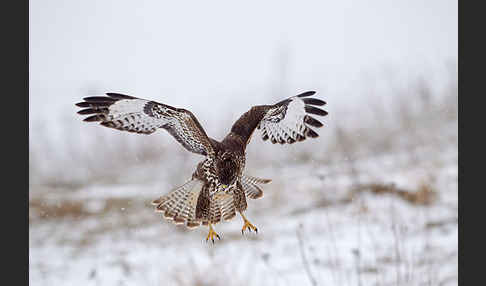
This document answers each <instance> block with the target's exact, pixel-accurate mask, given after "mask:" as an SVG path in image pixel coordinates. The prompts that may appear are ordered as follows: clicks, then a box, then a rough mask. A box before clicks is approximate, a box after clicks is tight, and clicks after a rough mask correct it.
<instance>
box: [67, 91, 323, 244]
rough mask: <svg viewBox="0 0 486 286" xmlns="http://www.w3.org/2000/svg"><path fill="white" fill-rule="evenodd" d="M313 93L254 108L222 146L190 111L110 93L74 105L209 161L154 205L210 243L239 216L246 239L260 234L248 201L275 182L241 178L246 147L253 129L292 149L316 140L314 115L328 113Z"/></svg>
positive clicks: (117, 126)
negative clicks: (167, 137)
mask: <svg viewBox="0 0 486 286" xmlns="http://www.w3.org/2000/svg"><path fill="white" fill-rule="evenodd" d="M314 94H315V91H307V92H304V93H301V94H299V95H296V96H293V97H290V98H287V99H285V100H282V101H280V102H278V103H276V104H272V105H258V106H253V107H252V108H251V109H250V110H249V111H247V112H246V113H244V114H243V115H242V116H241V117H240V118H239V119H238V120H237V121H236V122H235V123H234V124H233V126H232V127H231V131H230V132H229V134H228V135H227V136H226V137H225V138H224V139H223V140H222V141H217V140H215V139H213V138H211V137H209V136H208V135H207V134H206V132H205V131H204V129H203V127H202V126H201V124H199V122H198V120H197V119H196V117H195V116H194V115H193V114H192V113H191V112H190V111H189V110H186V109H182V108H175V107H172V106H169V105H166V104H162V103H158V102H155V101H151V100H146V99H141V98H137V97H133V96H129V95H124V94H119V93H106V95H104V96H91V97H86V98H84V101H83V102H80V103H77V104H76V106H78V107H81V108H84V109H82V110H80V111H78V113H79V114H82V115H89V116H88V117H86V118H84V121H88V122H91V121H94V122H99V123H100V124H101V125H103V126H106V127H110V128H114V129H118V130H122V131H128V132H135V133H140V134H152V133H154V132H155V131H156V130H157V129H159V128H163V129H165V130H167V131H168V132H169V133H170V134H171V135H172V136H173V137H174V138H175V139H176V140H177V141H178V142H179V143H180V144H182V146H184V147H185V149H187V150H188V151H191V152H193V153H197V154H200V155H203V156H205V158H204V160H202V161H201V162H200V163H199V164H198V165H197V167H196V170H195V171H194V173H193V174H192V177H191V179H189V180H188V181H187V182H186V183H185V184H183V185H182V186H179V187H177V188H175V189H173V190H172V191H170V192H168V193H167V194H165V195H163V196H161V197H160V198H158V199H156V200H154V201H153V202H152V204H153V205H155V206H156V211H157V212H161V213H163V216H164V217H165V218H167V219H169V220H171V221H172V222H173V223H175V224H184V225H185V226H187V227H189V228H193V227H197V226H200V225H207V226H208V227H209V233H208V235H207V237H206V241H208V240H211V241H212V242H213V243H214V238H215V237H217V238H218V239H220V236H219V235H218V234H217V233H216V232H215V231H214V229H213V225H215V224H217V223H219V222H221V220H223V221H227V220H230V219H232V218H233V217H234V216H236V212H238V213H239V214H240V215H241V217H242V219H243V227H242V229H241V232H242V234H243V233H244V231H245V230H246V229H248V231H249V232H251V231H252V230H253V231H255V232H258V229H257V228H256V227H255V226H254V225H253V224H251V223H250V221H249V220H248V219H247V218H246V217H245V215H244V214H243V212H244V211H245V210H246V208H247V198H250V199H258V198H261V197H262V196H263V190H262V189H261V187H260V186H261V185H262V184H267V183H269V182H270V181H271V180H269V179H261V178H257V177H252V176H249V175H246V174H244V173H243V171H244V169H245V150H246V146H247V145H248V143H249V142H250V138H251V137H252V135H253V132H254V131H255V129H259V130H260V133H261V136H262V139H263V140H264V141H265V140H270V142H272V143H273V144H276V143H279V144H292V143H295V142H299V141H303V140H305V139H306V138H316V137H318V134H317V133H316V132H315V131H314V130H313V129H311V127H314V128H319V127H322V126H323V124H322V123H321V122H320V121H319V120H317V119H315V118H314V117H313V116H314V115H318V116H325V115H327V112H326V111H324V110H322V109H320V108H318V107H316V106H323V105H325V104H326V102H324V101H322V100H320V99H317V98H314V97H311V96H312V95H314ZM311 115H313V116H311Z"/></svg>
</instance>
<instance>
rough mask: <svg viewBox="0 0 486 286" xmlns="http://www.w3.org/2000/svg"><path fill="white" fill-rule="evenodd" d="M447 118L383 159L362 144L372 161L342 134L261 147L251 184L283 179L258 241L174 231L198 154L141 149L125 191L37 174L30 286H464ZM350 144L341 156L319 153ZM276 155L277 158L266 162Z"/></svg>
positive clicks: (255, 205)
mask: <svg viewBox="0 0 486 286" xmlns="http://www.w3.org/2000/svg"><path fill="white" fill-rule="evenodd" d="M446 110H447V108H446ZM417 116H419V115H417ZM436 116H437V118H436V119H437V120H435V121H432V123H431V122H429V121H426V122H422V124H421V125H414V126H415V127H413V128H411V129H410V130H406V129H403V130H402V132H400V133H401V134H402V135H403V138H400V137H397V138H394V139H391V141H390V142H391V143H390V142H389V144H392V143H393V144H392V146H391V147H390V148H389V151H383V152H359V151H356V150H354V149H351V147H353V146H354V145H352V144H351V143H353V142H351V143H349V142H348V143H346V142H347V141H346V140H347V139H349V138H354V137H353V136H357V137H356V138H360V139H361V141H360V142H359V144H358V145H364V146H365V147H364V149H370V148H371V147H372V146H371V145H376V144H377V143H376V142H373V143H366V142H365V141H363V139H364V136H361V135H359V134H358V133H356V132H350V131H349V130H348V131H344V134H341V133H338V132H337V131H335V130H333V128H328V129H326V128H323V129H320V133H321V134H322V135H323V136H322V137H324V138H320V139H317V140H316V141H310V142H305V143H302V144H301V146H300V149H299V146H297V145H294V146H292V147H282V146H280V147H279V146H273V145H271V144H268V143H266V144H263V146H262V142H257V143H255V142H253V143H252V145H251V147H250V149H249V151H248V153H249V158H248V161H249V162H248V167H247V171H246V172H247V173H248V174H250V175H254V176H259V177H263V178H271V179H273V182H272V183H271V184H269V185H266V186H265V187H264V197H263V198H262V199H259V200H251V201H249V208H248V211H247V217H248V218H249V219H250V221H251V222H252V223H253V224H255V225H256V226H257V227H258V234H255V233H248V232H246V233H245V234H244V235H242V234H241V227H242V220H241V219H240V218H239V217H238V216H237V217H236V218H235V219H233V220H232V221H230V222H227V223H223V224H218V225H216V228H215V229H216V231H217V232H218V233H219V234H220V236H221V238H222V239H221V240H217V241H215V243H214V245H213V244H212V243H207V242H206V241H205V237H206V234H207V228H206V227H202V228H201V227H200V228H197V229H195V230H186V229H185V228H184V227H182V226H175V225H172V224H170V223H168V222H167V221H165V220H164V219H163V218H161V215H160V214H157V213H155V212H154V210H153V207H152V206H151V205H150V201H151V200H152V199H154V198H157V197H158V196H159V195H161V194H163V193H165V192H166V191H168V190H169V189H170V188H171V187H174V186H176V185H178V184H181V183H182V182H183V181H184V180H185V179H186V178H187V177H188V176H189V175H190V174H191V171H192V169H193V168H194V166H195V163H196V162H197V160H199V158H200V157H197V156H196V155H194V156H193V155H185V156H189V157H182V159H181V158H179V157H180V156H184V155H182V154H184V153H183V152H181V154H179V153H177V152H175V153H173V154H172V157H170V158H172V159H170V158H169V159H168V160H164V158H161V160H160V161H143V160H141V159H140V158H138V157H137V156H138V155H137V154H140V152H141V151H134V153H135V155H133V156H128V157H127V158H128V159H127V158H125V159H124V160H128V161H129V162H130V161H132V162H131V164H132V166H130V163H126V165H125V166H124V168H123V169H117V171H116V174H115V175H114V176H113V177H112V178H111V179H106V178H101V179H100V178H95V177H93V176H90V177H88V179H86V180H84V183H82V182H81V181H78V180H77V179H76V175H73V174H71V176H73V178H72V179H71V182H74V183H73V184H72V185H70V184H69V181H70V180H66V182H67V183H60V182H55V183H52V182H48V181H44V183H42V182H43V181H42V180H40V179H39V181H36V180H35V176H34V175H35V174H36V173H35V172H32V173H33V174H32V178H31V181H32V182H36V183H35V185H31V191H30V213H29V219H30V229H29V246H30V254H29V257H30V261H29V268H30V274H29V277H30V285H457V275H458V247H457V243H458V238H457V236H458V185H457V178H458V177H457V176H458V174H457V160H458V158H457V156H458V154H457V120H454V119H452V120H448V121H447V120H445V121H444V118H446V117H445V115H444V114H439V113H436V114H434V115H433V116H431V117H436ZM412 119H414V120H416V121H417V122H420V119H424V117H423V115H420V118H414V117H413V116H412ZM432 126H434V129H433V131H431V130H432V129H431V128H432ZM345 130H346V129H345ZM370 130H371V129H370ZM100 132H102V131H100ZM331 132H334V133H333V134H332V136H331V135H329V134H328V135H327V136H326V135H324V134H326V133H331ZM389 132H392V131H389ZM393 132H395V131H393ZM356 134H358V135H356ZM374 134H375V136H376V135H377V134H378V133H374ZM381 135H383V136H384V137H386V136H388V133H386V132H385V130H383V134H381ZM114 136H116V135H114ZM158 136H160V137H161V138H160V139H161V140H168V139H171V138H170V137H169V136H168V135H167V136H166V135H160V134H159V135H158ZM339 136H342V137H343V138H341V139H340V140H341V141H339V140H338V141H336V142H335V145H336V146H338V147H340V149H339V148H338V149H332V148H331V147H330V146H329V144H328V145H326V146H327V147H326V148H327V149H325V150H326V151H324V150H323V151H322V153H323V154H320V153H318V152H319V150H320V148H321V147H319V146H320V145H319V144H321V145H322V144H323V142H324V141H325V138H326V137H327V138H328V139H329V138H331V137H338V138H339ZM346 136H347V137H346ZM130 138H131V137H130ZM133 138H134V140H135V139H136V138H137V137H133ZM140 138H148V137H140ZM346 138H347V139H346ZM411 138H413V140H412V139H411ZM140 140H142V139H140ZM257 140H260V139H257ZM354 140H356V139H354ZM254 141H256V140H255V139H254ZM412 141H413V142H415V143H413V144H412V143H410V142H412ZM379 142H381V141H379ZM169 143H174V142H169ZM174 145H175V144H174ZM382 145H384V146H386V144H385V143H383V142H382ZM323 146H324V145H323ZM269 148H270V149H272V148H274V149H273V150H274V151H273V153H270V154H271V155H272V154H273V155H272V156H276V157H277V158H273V159H270V158H269V159H268V161H265V159H262V157H260V158H258V156H260V155H261V153H258V152H257V149H258V150H260V152H265V150H270V149H269ZM335 148H336V147H335ZM362 149H363V148H362ZM175 150H179V149H175ZM304 150H307V151H309V152H307V153H305V152H303V151H304ZM332 150H333V151H332ZM252 152H254V153H256V154H253V153H252ZM309 153H310V154H314V155H313V156H312V155H309ZM332 153H334V154H333V156H332V157H331V156H328V155H327V154H329V155H330V154H332ZM164 154H167V153H164ZM252 154H253V155H252ZM283 154H290V156H287V157H285V156H283ZM96 156H97V158H100V157H99V156H101V155H96ZM106 156H108V155H106ZM177 156H179V157H177ZM328 157H330V158H328ZM101 158H102V157H101ZM108 158H110V157H108ZM174 158H176V159H174ZM177 158H179V159H178V160H177ZM184 158H185V159H184ZM79 160H80V159H79ZM174 160H175V161H174ZM83 162H84V161H82V162H81V163H79V164H81V165H83V164H87V163H86V162H91V161H86V162H84V163H83ZM177 162H178V163H177ZM100 164H101V161H100ZM107 164H108V163H107ZM174 164H175V165H174ZM74 165H76V164H72V166H74ZM64 166H65V167H66V166H71V165H69V163H66V165H64ZM31 167H32V168H33V166H31ZM101 168H105V167H103V165H102V166H101V167H100V169H95V170H97V171H96V172H100V170H101ZM174 168H176V169H177V170H174ZM51 169H52V168H51ZM67 174H68V173H67V172H66V175H67ZM81 174H89V173H83V172H81ZM106 174H110V173H109V172H107V173H106ZM107 176H108V175H107ZM108 177H109V176H108Z"/></svg>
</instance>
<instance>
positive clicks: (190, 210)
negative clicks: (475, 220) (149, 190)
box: [152, 179, 203, 228]
mask: <svg viewBox="0 0 486 286" xmlns="http://www.w3.org/2000/svg"><path fill="white" fill-rule="evenodd" d="M202 186H203V182H202V181H200V180H197V179H192V180H189V181H188V182H186V183H185V184H183V185H182V186H180V187H178V188H176V189H174V190H172V191H170V192H169V193H168V194H166V195H163V196H161V197H160V198H158V199H156V200H154V201H153V202H152V204H153V205H156V206H157V207H156V210H155V211H157V212H161V213H163V214H164V217H165V218H167V219H170V220H172V222H173V223H175V224H185V225H186V226H187V227H190V228H192V227H197V226H199V225H200V224H201V222H200V221H199V220H197V219H196V205H197V198H198V196H199V193H200V192H201V189H202Z"/></svg>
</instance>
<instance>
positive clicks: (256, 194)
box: [241, 175, 272, 199]
mask: <svg viewBox="0 0 486 286" xmlns="http://www.w3.org/2000/svg"><path fill="white" fill-rule="evenodd" d="M271 181H272V180H270V179H262V178H257V177H252V176H248V175H243V176H242V177H241V185H242V186H243V190H244V191H245V194H246V196H247V197H248V198H250V199H259V198H261V197H263V190H262V189H261V188H260V187H259V186H258V185H263V184H268V183H270V182H271Z"/></svg>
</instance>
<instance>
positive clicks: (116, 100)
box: [76, 93, 213, 155]
mask: <svg viewBox="0 0 486 286" xmlns="http://www.w3.org/2000/svg"><path fill="white" fill-rule="evenodd" d="M106 95H107V96H92V97H86V98H84V102H80V103H77V104H76V105H77V106H79V107H86V109H83V110H80V111H78V113H79V114H83V115H86V114H93V115H91V116H89V117H87V118H85V119H84V121H101V122H100V124H101V125H103V126H106V127H110V128H114V129H118V130H123V131H128V132H135V133H141V134H151V133H153V132H155V131H156V130H157V129H158V128H164V129H166V130H167V131H168V132H169V133H170V134H171V135H172V136H174V138H175V139H176V140H177V141H178V142H179V143H181V144H182V145H183V146H184V147H185V148H186V149H187V150H189V151H191V152H194V153H198V154H201V155H208V154H209V153H212V152H213V150H212V145H211V143H210V140H209V138H208V137H207V135H206V133H205V131H204V129H203V128H202V126H201V125H200V124H199V122H198V121H197V119H196V117H195V116H194V115H193V114H192V113H191V112H190V111H188V110H185V109H178V108H174V107H172V106H169V105H165V104H161V103H157V102H155V101H149V100H145V99H141V98H136V97H132V96H128V95H123V94H118V93H107V94H106Z"/></svg>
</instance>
